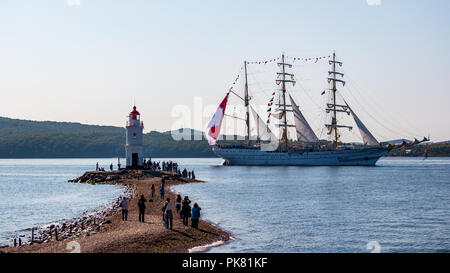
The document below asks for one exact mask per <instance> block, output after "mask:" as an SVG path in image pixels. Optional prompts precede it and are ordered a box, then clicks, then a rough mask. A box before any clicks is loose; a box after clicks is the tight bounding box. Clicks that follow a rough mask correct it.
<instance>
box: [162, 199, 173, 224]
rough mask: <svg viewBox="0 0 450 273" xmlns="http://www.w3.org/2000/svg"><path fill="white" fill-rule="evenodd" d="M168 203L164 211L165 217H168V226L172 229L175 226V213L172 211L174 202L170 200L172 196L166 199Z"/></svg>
mask: <svg viewBox="0 0 450 273" xmlns="http://www.w3.org/2000/svg"><path fill="white" fill-rule="evenodd" d="M166 203H167V205H166V210H165V212H164V213H165V218H166V228H167V229H168V228H170V229H172V227H173V213H172V207H173V204H172V202H171V201H170V198H167V199H166Z"/></svg>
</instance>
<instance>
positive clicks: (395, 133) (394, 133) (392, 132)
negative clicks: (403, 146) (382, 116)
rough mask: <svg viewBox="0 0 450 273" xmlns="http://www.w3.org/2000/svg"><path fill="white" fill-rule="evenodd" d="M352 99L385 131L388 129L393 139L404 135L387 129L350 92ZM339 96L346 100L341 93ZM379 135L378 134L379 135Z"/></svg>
mask: <svg viewBox="0 0 450 273" xmlns="http://www.w3.org/2000/svg"><path fill="white" fill-rule="evenodd" d="M349 94H350V95H351V96H352V98H354V101H355V103H356V104H357V105H359V106H360V108H361V109H362V110H363V111H364V112H365V113H366V114H367V115H368V116H369V117H370V118H372V119H373V120H374V121H375V122H376V123H378V124H379V125H380V126H381V127H383V128H384V129H386V130H387V131H388V132H390V133H391V134H393V137H394V138H395V135H404V134H405V133H404V132H401V131H398V130H393V129H392V128H389V127H387V126H386V125H385V124H384V123H382V122H380V121H379V120H378V119H377V118H375V117H374V116H373V115H372V114H370V112H368V111H366V110H365V108H364V107H362V104H361V103H360V102H359V100H358V99H357V98H356V97H354V96H353V94H352V93H351V92H350V93H349ZM339 96H340V97H341V98H343V99H344V100H345V98H344V96H343V95H342V94H340V93H339ZM377 135H378V134H377Z"/></svg>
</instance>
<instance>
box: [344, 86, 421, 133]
mask: <svg viewBox="0 0 450 273" xmlns="http://www.w3.org/2000/svg"><path fill="white" fill-rule="evenodd" d="M350 86H351V85H349V86H347V88H348V89H349V90H350V91H352V90H354V89H353V88H350ZM356 91H357V90H356ZM349 93H350V95H351V96H352V97H353V98H354V99H355V100H356V101H357V102H358V104H360V106H363V104H361V102H360V101H359V99H357V98H356V97H355V96H353V94H352V92H349ZM340 95H341V96H342V94H340ZM362 109H363V110H364V112H366V113H367V114H368V115H369V116H370V117H371V118H372V119H374V120H375V121H376V122H377V123H379V124H380V125H382V126H383V127H384V128H387V127H386V126H385V125H384V124H385V123H389V124H390V125H391V126H392V127H394V128H397V127H400V124H401V123H398V124H394V123H392V121H391V120H390V119H388V120H387V122H380V121H379V120H378V119H377V118H375V117H374V116H373V115H372V114H370V112H368V111H367V110H365V107H362ZM374 112H375V111H374ZM376 112H378V111H376ZM399 129H401V130H402V131H399V130H392V128H390V129H389V130H390V131H392V132H394V131H395V132H397V133H398V132H401V134H405V133H406V134H407V135H412V136H415V135H416V134H415V133H413V132H412V131H409V130H406V129H405V128H403V127H402V128H399Z"/></svg>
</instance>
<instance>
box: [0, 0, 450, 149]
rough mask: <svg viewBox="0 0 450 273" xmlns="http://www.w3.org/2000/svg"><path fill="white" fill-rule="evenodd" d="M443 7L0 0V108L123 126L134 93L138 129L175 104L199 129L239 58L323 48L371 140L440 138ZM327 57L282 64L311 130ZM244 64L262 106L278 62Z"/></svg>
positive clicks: (446, 28) (174, 120) (444, 103)
mask: <svg viewBox="0 0 450 273" xmlns="http://www.w3.org/2000/svg"><path fill="white" fill-rule="evenodd" d="M449 12H450V1H447V0H431V1H424V0H422V1H419V0H409V1H407V0H340V1H336V0H328V1H327V0H319V1H312V0H311V1H301V0H297V1H283V0H280V1H265V0H259V1H256V0H246V1H232V0H228V1H199V0H191V1H176V0H168V1H148V0H142V1H140V0H134V1H124V0H123V1H119V0H39V1H37V0H29V1H24V0H2V1H0V92H1V100H0V116H3V117H10V118H18V119H28V120H52V121H70V122H81V123H85V124H96V125H114V126H124V125H125V121H126V117H127V114H128V113H129V112H130V111H131V109H132V106H133V104H136V106H137V108H138V110H139V111H140V112H141V118H142V120H143V121H144V124H145V131H146V132H149V131H152V130H156V131H166V130H171V129H174V128H176V127H177V126H178V125H180V116H177V115H178V114H179V113H180V111H181V112H182V111H185V112H186V111H187V113H188V116H189V118H186V117H184V118H183V122H182V123H183V124H181V125H191V126H190V127H194V128H195V129H200V130H201V129H202V128H204V125H205V124H206V123H207V122H208V121H209V119H210V117H211V115H212V112H214V109H215V108H217V105H218V104H219V103H220V101H221V100H222V99H223V97H224V96H225V94H226V92H227V91H228V89H229V88H230V86H231V84H232V83H233V81H234V79H235V77H236V75H237V73H238V72H239V71H240V69H241V67H242V64H243V62H244V60H248V61H252V60H265V59H271V58H276V57H279V56H280V55H281V54H282V53H285V54H286V55H287V56H292V57H315V56H328V55H330V54H332V52H333V51H335V52H336V54H337V56H338V59H339V60H340V61H342V62H344V65H343V67H342V68H339V69H342V71H344V72H345V74H346V75H345V76H344V80H346V81H347V85H346V87H344V88H342V90H340V91H341V93H342V96H343V97H344V98H345V99H346V100H347V101H348V102H349V104H350V105H352V107H353V108H354V110H355V112H356V113H358V114H359V117H360V118H361V120H363V121H364V122H365V123H366V126H367V127H368V128H369V129H371V131H373V133H374V135H375V136H376V137H377V138H380V139H384V140H387V139H393V138H401V137H408V138H411V137H414V136H415V137H418V138H421V137H423V136H428V134H429V135H430V136H431V138H432V140H433V141H442V140H448V139H450V126H448V124H449V117H450V107H448V104H449V102H450V92H449V91H450V90H449V88H448V86H449V83H448V81H447V78H448V75H449V72H450V51H449V50H448V49H449V48H450V19H449V18H448V14H449ZM290 61H292V60H290ZM328 69H329V67H328V65H327V63H326V61H321V62H318V63H317V64H312V63H311V64H300V63H299V62H297V65H294V67H293V73H294V74H295V75H296V80H297V81H298V84H297V87H295V88H293V94H294V97H295V98H296V100H298V104H299V105H300V106H301V109H302V111H304V112H305V116H306V118H307V119H308V120H311V121H310V123H311V124H312V127H313V129H314V128H318V130H320V128H322V130H323V122H321V121H322V120H321V119H316V118H315V116H316V114H317V115H320V113H323V112H324V110H323V107H324V106H325V101H324V98H325V97H326V96H321V95H320V94H321V92H322V91H323V89H324V88H326V86H327V82H326V78H327V76H328V75H327V71H328ZM248 71H249V72H248V73H249V79H250V81H252V80H253V83H254V86H255V87H253V85H250V93H251V94H254V96H255V100H254V101H255V102H258V103H259V104H260V105H264V104H265V101H267V100H268V99H269V98H270V93H271V88H272V85H273V81H274V80H275V73H276V71H277V67H276V66H273V67H271V66H269V65H267V66H257V65H254V66H252V65H249V67H248ZM240 80H242V77H241V78H240ZM250 83H252V82H250ZM258 84H259V86H258ZM262 86H263V87H262ZM264 86H267V88H266V87H264ZM235 91H236V92H242V84H241V82H240V83H239V84H236V89H235ZM252 92H253V93H252ZM257 96H259V98H258V99H256V97H257ZM235 102H236V103H237V102H238V101H237V100H235ZM230 103H231V99H230ZM351 103H353V104H351ZM321 107H322V109H321ZM180 109H181V110H180ZM183 109H184V110H183ZM230 109H231V108H230ZM321 111H322V112H321ZM263 112H264V111H262V112H261V115H265V114H264V113H263ZM196 113H197V114H196ZM196 115H197V116H196ZM342 121H344V119H343V120H342ZM355 133H357V131H356V130H353V133H352V134H353V135H354V134H355Z"/></svg>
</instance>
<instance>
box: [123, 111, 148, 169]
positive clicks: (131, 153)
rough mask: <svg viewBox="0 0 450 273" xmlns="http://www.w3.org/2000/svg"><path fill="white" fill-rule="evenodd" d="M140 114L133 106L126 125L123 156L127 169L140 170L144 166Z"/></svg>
mask: <svg viewBox="0 0 450 273" xmlns="http://www.w3.org/2000/svg"><path fill="white" fill-rule="evenodd" d="M140 116H141V114H140V113H139V112H138V111H137V110H136V106H133V111H131V112H130V115H129V117H128V121H127V124H126V130H127V138H126V144H125V154H126V157H127V168H142V167H143V166H144V162H143V161H144V144H143V133H142V130H143V129H144V123H143V122H142V121H141V120H140Z"/></svg>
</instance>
